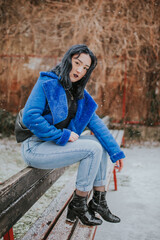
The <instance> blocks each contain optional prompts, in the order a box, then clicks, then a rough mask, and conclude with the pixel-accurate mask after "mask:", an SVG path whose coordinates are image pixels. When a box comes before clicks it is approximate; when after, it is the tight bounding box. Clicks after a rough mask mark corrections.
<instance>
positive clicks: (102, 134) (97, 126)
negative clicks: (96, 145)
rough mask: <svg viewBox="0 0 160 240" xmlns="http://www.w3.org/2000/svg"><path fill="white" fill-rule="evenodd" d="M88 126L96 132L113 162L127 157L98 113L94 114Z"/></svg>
mask: <svg viewBox="0 0 160 240" xmlns="http://www.w3.org/2000/svg"><path fill="white" fill-rule="evenodd" d="M88 128H89V129H90V130H91V131H92V132H93V133H94V135H95V136H96V137H97V138H98V140H99V141H100V143H101V144H102V146H103V147H104V148H105V149H106V151H107V152H108V154H109V156H110V158H111V161H112V162H113V163H114V162H116V161H117V160H120V159H122V158H125V155H124V153H123V151H122V150H121V149H120V147H119V145H118V143H117V142H116V140H115V139H114V137H113V136H112V134H111V133H110V131H109V130H108V128H107V127H106V125H105V124H104V123H103V121H102V120H101V119H100V118H99V117H98V115H97V114H96V113H94V114H93V116H92V118H91V120H90V122H89V124H88Z"/></svg>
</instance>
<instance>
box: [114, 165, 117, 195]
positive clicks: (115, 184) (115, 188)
mask: <svg viewBox="0 0 160 240" xmlns="http://www.w3.org/2000/svg"><path fill="white" fill-rule="evenodd" d="M113 178H114V190H115V191H117V176H116V169H115V167H114V169H113Z"/></svg>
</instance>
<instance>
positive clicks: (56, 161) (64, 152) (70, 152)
mask: <svg viewBox="0 0 160 240" xmlns="http://www.w3.org/2000/svg"><path fill="white" fill-rule="evenodd" d="M93 139H94V136H91V138H88V137H87V136H82V137H80V138H79V139H78V140H77V141H75V142H68V143H67V144H66V145H65V146H59V145H56V144H55V143H54V142H44V141H41V140H40V139H39V138H37V137H36V136H32V137H31V138H29V139H27V140H25V141H24V142H23V143H22V156H23V158H24V160H25V161H26V163H27V164H28V165H29V166H32V167H35V168H41V169H53V168H60V167H63V166H68V165H71V164H73V163H76V162H79V163H80V164H79V168H78V174H77V181H76V188H77V190H79V191H82V192H88V191H90V190H91V189H92V187H93V183H94V180H95V179H96V175H97V171H98V169H99V165H100V162H101V159H102V153H103V148H102V146H101V145H100V144H99V143H98V142H97V141H95V139H94V140H93Z"/></svg>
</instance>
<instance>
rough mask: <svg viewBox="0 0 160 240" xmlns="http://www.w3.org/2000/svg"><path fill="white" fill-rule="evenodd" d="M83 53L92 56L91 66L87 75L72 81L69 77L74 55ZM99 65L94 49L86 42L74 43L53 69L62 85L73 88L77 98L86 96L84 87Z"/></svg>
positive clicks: (67, 88) (66, 88)
mask: <svg viewBox="0 0 160 240" xmlns="http://www.w3.org/2000/svg"><path fill="white" fill-rule="evenodd" d="M81 53H86V54H88V55H89V56H90V58H91V66H90V67H89V69H88V70H87V72H86V74H85V76H84V77H83V78H82V79H80V80H79V81H77V82H75V83H72V82H71V80H70V77H69V73H70V71H71V69H72V57H73V55H75V54H78V57H79V55H80V54H81ZM96 65H97V58H96V56H95V55H94V54H93V53H92V51H91V50H90V49H89V48H88V47H87V46H86V45H85V44H79V45H73V46H72V47H71V48H70V49H69V50H68V51H67V52H66V53H65V55H64V57H63V59H62V61H61V62H60V63H59V64H58V65H57V66H56V67H55V68H53V69H52V70H51V71H52V72H54V73H56V74H57V75H58V76H59V78H60V82H61V84H62V86H63V87H64V89H65V90H69V89H72V90H73V93H74V95H75V96H76V98H77V99H81V98H83V97H84V88H85V86H86V83H87V82H88V80H89V78H90V75H91V73H92V71H93V69H94V68H95V67H96Z"/></svg>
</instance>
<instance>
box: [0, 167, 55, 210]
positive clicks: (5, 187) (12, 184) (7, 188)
mask: <svg viewBox="0 0 160 240" xmlns="http://www.w3.org/2000/svg"><path fill="white" fill-rule="evenodd" d="M48 172H51V170H41V169H34V168H30V167H27V168H25V169H23V170H21V171H20V172H18V173H17V174H15V175H14V176H12V177H11V178H9V179H8V180H7V181H5V182H3V183H1V185H0V201H1V204H0V212H1V211H2V210H4V209H6V208H7V207H8V206H9V205H10V204H11V203H12V202H14V201H15V200H16V199H18V198H19V197H20V196H21V195H23V193H25V192H26V191H27V190H28V189H29V188H30V187H31V186H32V185H33V184H34V183H35V182H36V181H37V180H39V179H41V178H42V177H43V176H44V175H45V174H46V173H48Z"/></svg>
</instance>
